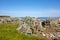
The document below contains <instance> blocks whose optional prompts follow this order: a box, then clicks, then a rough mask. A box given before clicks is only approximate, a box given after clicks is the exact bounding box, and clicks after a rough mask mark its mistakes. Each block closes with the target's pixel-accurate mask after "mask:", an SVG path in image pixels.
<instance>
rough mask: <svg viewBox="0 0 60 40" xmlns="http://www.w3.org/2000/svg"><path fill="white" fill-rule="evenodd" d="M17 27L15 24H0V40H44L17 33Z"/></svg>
mask: <svg viewBox="0 0 60 40" xmlns="http://www.w3.org/2000/svg"><path fill="white" fill-rule="evenodd" d="M17 27H18V24H16V23H14V24H13V23H8V24H0V40H44V38H37V37H33V36H26V35H24V34H22V33H19V32H18V31H17V30H16V28H17Z"/></svg>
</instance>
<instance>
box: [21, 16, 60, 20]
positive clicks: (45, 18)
mask: <svg viewBox="0 0 60 40" xmlns="http://www.w3.org/2000/svg"><path fill="white" fill-rule="evenodd" d="M20 18H22V19H25V17H20ZM32 18H34V17H32ZM48 18H60V17H38V19H42V20H47V19H48Z"/></svg>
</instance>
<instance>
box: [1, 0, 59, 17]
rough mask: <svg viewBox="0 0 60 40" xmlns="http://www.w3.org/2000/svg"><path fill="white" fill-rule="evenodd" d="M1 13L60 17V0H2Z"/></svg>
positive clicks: (21, 15)
mask: <svg viewBox="0 0 60 40" xmlns="http://www.w3.org/2000/svg"><path fill="white" fill-rule="evenodd" d="M0 15H1V16H2V15H6V16H13V17H25V16H31V17H36V16H37V17H60V0H0Z"/></svg>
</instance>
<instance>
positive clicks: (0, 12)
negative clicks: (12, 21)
mask: <svg viewBox="0 0 60 40" xmlns="http://www.w3.org/2000/svg"><path fill="white" fill-rule="evenodd" d="M0 15H10V16H11V15H12V16H17V15H18V16H46V17H48V16H52V17H57V16H59V17H60V10H55V9H49V10H39V11H28V10H27V11H9V10H0Z"/></svg>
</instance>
